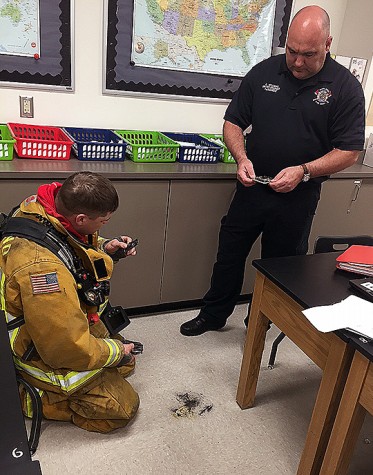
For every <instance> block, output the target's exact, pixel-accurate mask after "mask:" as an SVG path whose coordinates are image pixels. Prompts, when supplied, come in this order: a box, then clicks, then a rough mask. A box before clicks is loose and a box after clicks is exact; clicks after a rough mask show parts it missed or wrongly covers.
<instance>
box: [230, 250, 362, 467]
mask: <svg viewBox="0 0 373 475" xmlns="http://www.w3.org/2000/svg"><path fill="white" fill-rule="evenodd" d="M337 256H338V253H335V252H333V253H325V254H314V255H308V256H295V257H283V258H273V259H261V260H257V261H254V262H253V265H254V267H256V269H257V276H256V281H255V288H254V296H253V302H252V308H251V313H250V320H249V326H248V331H247V337H246V343H245V349H244V354H243V359H242V366H241V373H240V379H239V384H238V389H237V402H238V404H239V406H240V407H241V408H242V409H246V408H248V407H252V406H253V405H254V398H255V393H256V387H257V382H258V376H259V370H260V364H261V359H262V354H263V349H264V343H265V337H266V331H267V328H268V321H269V320H271V321H272V322H273V323H274V324H275V325H276V326H277V327H278V328H279V329H280V330H281V331H283V332H284V333H285V334H286V336H287V337H289V338H290V339H291V340H292V341H293V342H294V343H295V344H296V345H297V346H298V347H299V348H300V349H301V350H302V351H303V352H304V353H305V354H306V355H307V356H308V357H309V358H310V359H311V360H312V361H313V362H314V363H315V364H316V365H317V366H318V367H319V368H321V369H322V370H323V376H322V380H321V384H320V388H319V391H318V394H317V398H316V402H315V406H314V409H313V413H312V417H311V422H310V425H309V429H308V433H307V437H306V442H305V446H304V450H303V453H302V456H301V460H300V464H299V467H298V474H301V475H306V474H315V475H316V474H319V473H320V467H321V464H322V461H323V457H324V454H325V451H326V447H327V444H328V441H329V437H330V433H331V430H332V426H333V423H334V420H335V416H336V413H337V410H338V406H339V403H340V400H341V396H342V392H343V388H344V384H345V382H346V379H347V374H348V371H349V368H350V365H351V361H352V357H353V352H354V349H353V348H352V347H351V346H350V345H348V342H349V337H348V336H346V335H345V333H344V332H335V333H321V332H319V331H318V330H317V329H316V328H315V327H313V326H312V325H311V324H310V323H309V321H308V320H307V319H306V318H305V317H304V315H303V314H302V310H303V309H305V308H309V307H314V306H317V305H329V304H332V303H336V302H339V301H340V300H342V299H344V298H346V297H347V296H348V295H350V290H349V285H348V280H349V278H351V275H349V276H348V274H347V273H343V272H341V271H335V259H336V257H337ZM280 348H281V347H280Z"/></svg>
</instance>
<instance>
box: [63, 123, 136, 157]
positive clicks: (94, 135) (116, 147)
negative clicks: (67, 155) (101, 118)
mask: <svg viewBox="0 0 373 475" xmlns="http://www.w3.org/2000/svg"><path fill="white" fill-rule="evenodd" d="M64 130H65V131H66V133H67V134H68V135H69V136H70V137H71V139H72V140H73V141H74V144H73V150H74V152H75V155H76V156H77V158H78V160H86V161H95V160H98V161H103V160H104V161H111V162H120V161H123V160H124V158H125V152H126V146H127V144H126V143H125V142H124V141H123V140H122V138H121V137H119V136H118V135H117V134H116V133H114V132H113V131H112V130H107V129H84V128H76V127H65V128H64Z"/></svg>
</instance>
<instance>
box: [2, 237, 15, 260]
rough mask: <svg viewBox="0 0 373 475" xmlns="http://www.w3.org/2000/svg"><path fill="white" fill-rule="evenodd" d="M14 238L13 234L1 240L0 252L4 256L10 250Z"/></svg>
mask: <svg viewBox="0 0 373 475" xmlns="http://www.w3.org/2000/svg"><path fill="white" fill-rule="evenodd" d="M13 240H14V237H13V236H9V237H6V238H4V239H3V240H2V242H1V254H2V255H3V256H5V255H6V254H8V252H9V251H10V247H11V245H12V241H13Z"/></svg>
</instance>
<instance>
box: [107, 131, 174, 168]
mask: <svg viewBox="0 0 373 475" xmlns="http://www.w3.org/2000/svg"><path fill="white" fill-rule="evenodd" d="M114 132H115V133H116V134H118V135H119V136H120V137H122V138H123V139H124V141H125V142H126V143H127V147H126V155H127V156H128V158H129V159H130V160H132V161H134V162H153V163H155V162H175V161H176V157H177V151H178V148H179V144H178V143H176V142H175V141H173V140H171V139H169V138H168V137H166V136H165V135H164V134H162V133H161V132H153V131H143V130H115V131H114Z"/></svg>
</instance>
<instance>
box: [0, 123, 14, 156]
mask: <svg viewBox="0 0 373 475" xmlns="http://www.w3.org/2000/svg"><path fill="white" fill-rule="evenodd" d="M15 143H16V141H15V140H14V138H13V137H12V134H11V133H10V130H9V129H8V126H7V125H5V124H0V160H13V149H14V144H15Z"/></svg>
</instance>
